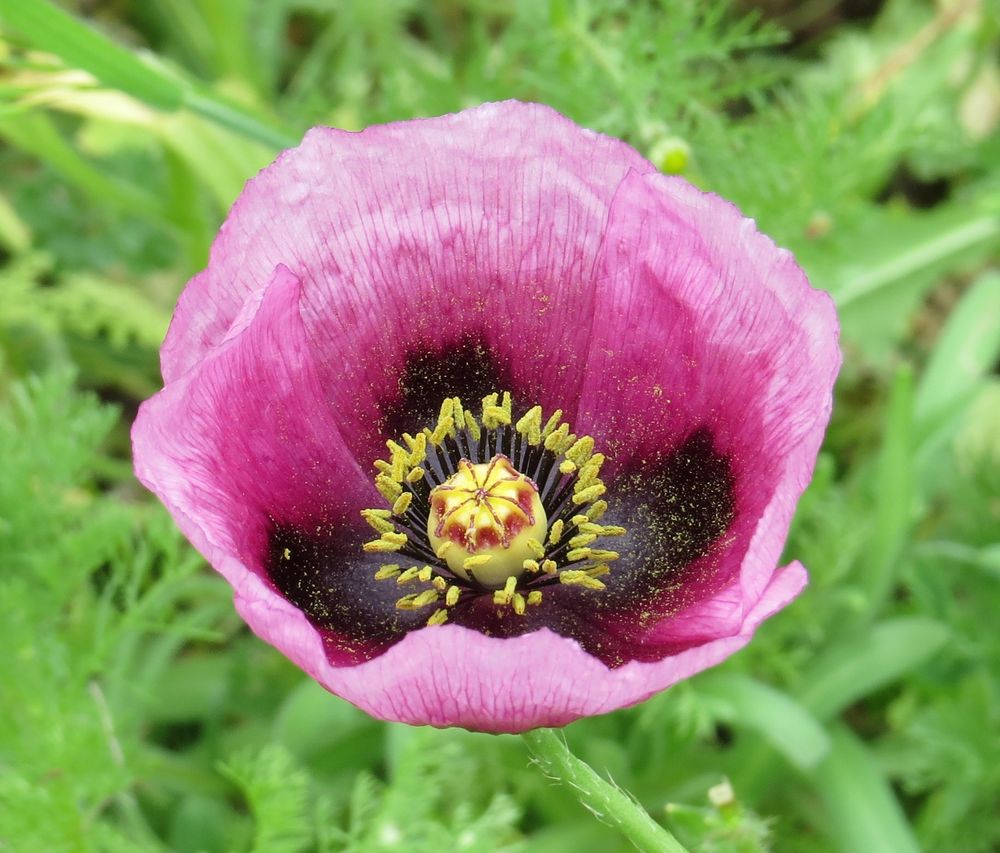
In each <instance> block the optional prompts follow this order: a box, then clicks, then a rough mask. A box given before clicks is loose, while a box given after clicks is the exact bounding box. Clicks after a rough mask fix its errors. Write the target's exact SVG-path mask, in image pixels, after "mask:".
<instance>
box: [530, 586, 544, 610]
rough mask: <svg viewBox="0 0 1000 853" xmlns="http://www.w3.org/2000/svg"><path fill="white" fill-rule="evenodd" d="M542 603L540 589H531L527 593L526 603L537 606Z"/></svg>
mask: <svg viewBox="0 0 1000 853" xmlns="http://www.w3.org/2000/svg"><path fill="white" fill-rule="evenodd" d="M541 603H542V591H541V590H540V589H533V590H532V591H531V592H529V593H528V604H529V606H531V607H537V606H538V605H539V604H541Z"/></svg>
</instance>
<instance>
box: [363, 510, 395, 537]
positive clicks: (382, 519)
mask: <svg viewBox="0 0 1000 853" xmlns="http://www.w3.org/2000/svg"><path fill="white" fill-rule="evenodd" d="M389 516H390V512H389V510H387V509H363V510H361V517H362V518H363V519H364V520H365V521H367V522H368V525H369V526H370V527H371V528H372V529H374V530H376V531H377V532H379V533H392V531H394V530H395V529H396V528H395V526H394V525H393V523H392V522H391V521H388V518H389Z"/></svg>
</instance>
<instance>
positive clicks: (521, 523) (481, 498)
mask: <svg viewBox="0 0 1000 853" xmlns="http://www.w3.org/2000/svg"><path fill="white" fill-rule="evenodd" d="M430 504H431V511H430V515H429V517H428V520H427V538H428V539H429V540H430V545H431V547H432V548H433V549H434V551H435V553H436V554H438V555H443V559H444V560H445V562H446V563H447V564H448V568H449V569H451V570H452V571H453V572H454V573H455V574H456V575H457V576H458V577H460V578H463V579H464V580H475V581H476V582H477V583H479V584H481V585H482V586H484V587H486V588H488V589H503V588H504V587H505V586H507V582H508V578H517V577H519V576H520V575H521V574H523V572H524V561H525V560H528V559H530V558H531V557H532V556H533V555H534V553H535V551H536V550H537V548H538V547H539V543H541V542H544V541H545V536H546V533H547V532H548V524H547V519H546V516H545V509H544V508H543V507H542V501H541V499H540V498H539V496H538V488H537V487H536V486H535V484H534V483H533V482H532V481H531V480H530V479H529V478H528V477H525V476H524V475H522V474H520V473H519V472H518V471H517V470H516V469H515V468H514V466H513V465H511V462H510V460H509V459H508V458H507V457H506V456H503V455H497V456H494V457H493V458H492V459H491V460H490V461H489V462H485V463H479V464H473V463H472V462H470V461H469V460H468V459H462V460H461V461H460V462H459V465H458V471H457V472H456V473H455V474H453V475H452V476H451V477H450V478H449V479H448V480H446V481H445V482H444V483H442V484H441V485H439V486H437V487H435V488H434V489H432V490H431V494H430Z"/></svg>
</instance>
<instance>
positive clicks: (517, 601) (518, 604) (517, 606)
mask: <svg viewBox="0 0 1000 853" xmlns="http://www.w3.org/2000/svg"><path fill="white" fill-rule="evenodd" d="M511 604H513V605H514V612H515V613H516V614H517V615H518V616H524V605H525V601H524V596H523V595H521V593H519V592H515V593H514V595H513V597H512V598H511Z"/></svg>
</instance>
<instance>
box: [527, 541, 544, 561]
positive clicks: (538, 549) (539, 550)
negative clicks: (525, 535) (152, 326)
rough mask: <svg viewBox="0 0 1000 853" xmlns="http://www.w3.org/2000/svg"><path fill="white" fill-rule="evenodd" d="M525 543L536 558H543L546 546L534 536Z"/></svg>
mask: <svg viewBox="0 0 1000 853" xmlns="http://www.w3.org/2000/svg"><path fill="white" fill-rule="evenodd" d="M525 545H527V546H528V550H529V551H530V552H531V554H532V556H533V557H534V558H535V559H536V560H541V559H542V557H544V556H545V546H544V545H543V544H542V543H541V542H539V541H538V540H537V539H535V538H534V537H531V538H530V539H528V540H526V542H525Z"/></svg>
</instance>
